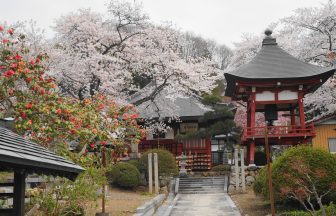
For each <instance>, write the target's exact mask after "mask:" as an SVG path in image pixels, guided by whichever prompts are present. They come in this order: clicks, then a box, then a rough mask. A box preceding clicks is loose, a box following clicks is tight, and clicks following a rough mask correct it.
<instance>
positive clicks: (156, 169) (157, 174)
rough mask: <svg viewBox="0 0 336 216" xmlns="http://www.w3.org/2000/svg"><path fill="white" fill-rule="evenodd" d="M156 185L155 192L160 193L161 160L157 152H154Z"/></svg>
mask: <svg viewBox="0 0 336 216" xmlns="http://www.w3.org/2000/svg"><path fill="white" fill-rule="evenodd" d="M154 185H155V193H156V194H159V161H158V154H157V153H154Z"/></svg>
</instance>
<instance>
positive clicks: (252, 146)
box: [249, 87, 256, 165]
mask: <svg viewBox="0 0 336 216" xmlns="http://www.w3.org/2000/svg"><path fill="white" fill-rule="evenodd" d="M252 88H253V87H252ZM255 99H256V93H255V91H253V90H252V94H251V99H250V122H249V124H250V127H251V131H250V132H251V134H252V135H253V134H254V133H255V131H254V127H255V123H256V118H255V116H256V103H255ZM249 146H250V147H249V164H250V165H252V164H254V152H255V142H254V141H253V142H251V143H249Z"/></svg>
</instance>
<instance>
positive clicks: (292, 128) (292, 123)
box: [290, 108, 296, 132]
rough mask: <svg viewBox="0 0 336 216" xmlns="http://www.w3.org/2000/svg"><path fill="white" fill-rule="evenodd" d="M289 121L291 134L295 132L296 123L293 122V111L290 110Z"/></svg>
mask: <svg viewBox="0 0 336 216" xmlns="http://www.w3.org/2000/svg"><path fill="white" fill-rule="evenodd" d="M290 119H291V129H290V130H292V131H293V132H296V131H295V129H296V122H295V109H294V108H292V109H291V110H290Z"/></svg>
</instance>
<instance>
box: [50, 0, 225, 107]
mask: <svg viewBox="0 0 336 216" xmlns="http://www.w3.org/2000/svg"><path fill="white" fill-rule="evenodd" d="M108 9H109V17H108V19H104V18H103V15H101V14H98V13H93V12H91V11H90V10H80V11H78V12H77V13H71V14H69V15H67V16H64V17H62V18H60V19H59V20H58V21H57V24H56V27H55V31H56V33H57V38H56V40H55V42H54V45H53V47H54V49H53V52H51V55H50V56H51V59H52V61H53V62H52V64H51V66H50V68H51V74H52V75H54V76H55V77H56V78H57V83H58V84H59V86H60V88H61V89H62V91H63V92H64V93H65V94H68V95H71V96H72V97H75V98H79V99H81V100H82V99H84V98H87V97H90V96H92V95H94V94H95V93H96V92H104V93H106V94H108V95H110V96H118V98H121V99H125V100H127V99H128V98H129V96H130V95H132V94H134V93H138V94H141V95H142V97H139V100H137V101H134V100H133V101H132V102H133V103H134V104H135V105H137V106H138V105H140V104H143V103H145V102H147V103H151V102H153V101H154V99H155V98H156V97H157V95H158V94H159V93H160V92H162V91H163V90H165V91H166V93H168V94H169V95H170V98H175V97H176V96H177V95H183V96H185V95H188V96H198V95H201V94H202V93H204V92H210V91H211V89H213V88H214V87H215V86H216V85H215V82H216V80H218V78H219V77H222V74H221V73H220V70H219V69H218V66H217V65H216V63H215V62H213V61H212V60H211V59H209V58H205V57H198V56H197V57H192V56H188V58H183V56H182V48H183V44H181V42H180V37H181V34H180V33H179V32H178V31H176V30H174V29H173V28H171V27H170V26H167V25H159V26H157V25H153V24H150V23H149V22H148V20H147V16H146V15H144V14H143V12H142V11H141V7H140V6H139V5H137V4H134V3H129V2H126V3H124V2H115V1H112V2H111V3H110V4H109V6H108ZM148 84H150V85H148ZM133 98H134V97H133Z"/></svg>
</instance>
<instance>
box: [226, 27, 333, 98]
mask: <svg viewBox="0 0 336 216" xmlns="http://www.w3.org/2000/svg"><path fill="white" fill-rule="evenodd" d="M265 34H266V37H265V39H264V40H263V42H262V48H261V50H260V51H259V52H258V54H257V55H256V56H255V57H254V58H253V59H252V60H251V61H250V62H249V63H247V64H245V65H242V66H241V67H239V68H237V69H236V70H234V71H232V72H229V73H225V74H224V76H225V79H226V81H227V89H226V92H225V95H226V96H232V94H233V92H234V87H235V83H236V81H253V82H261V81H268V80H272V81H281V80H293V79H300V80H307V79H312V78H315V77H319V78H321V79H322V82H321V85H322V83H323V82H325V81H326V80H327V79H328V78H329V77H330V76H331V75H332V74H333V73H334V72H335V68H325V67H319V66H316V65H312V64H308V63H306V62H303V61H300V60H298V59H297V58H295V57H293V56H292V55H290V54H289V53H287V52H286V51H284V50H283V49H281V48H280V47H279V46H278V45H277V43H276V40H275V38H273V37H271V34H272V32H271V31H269V30H267V31H265Z"/></svg>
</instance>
